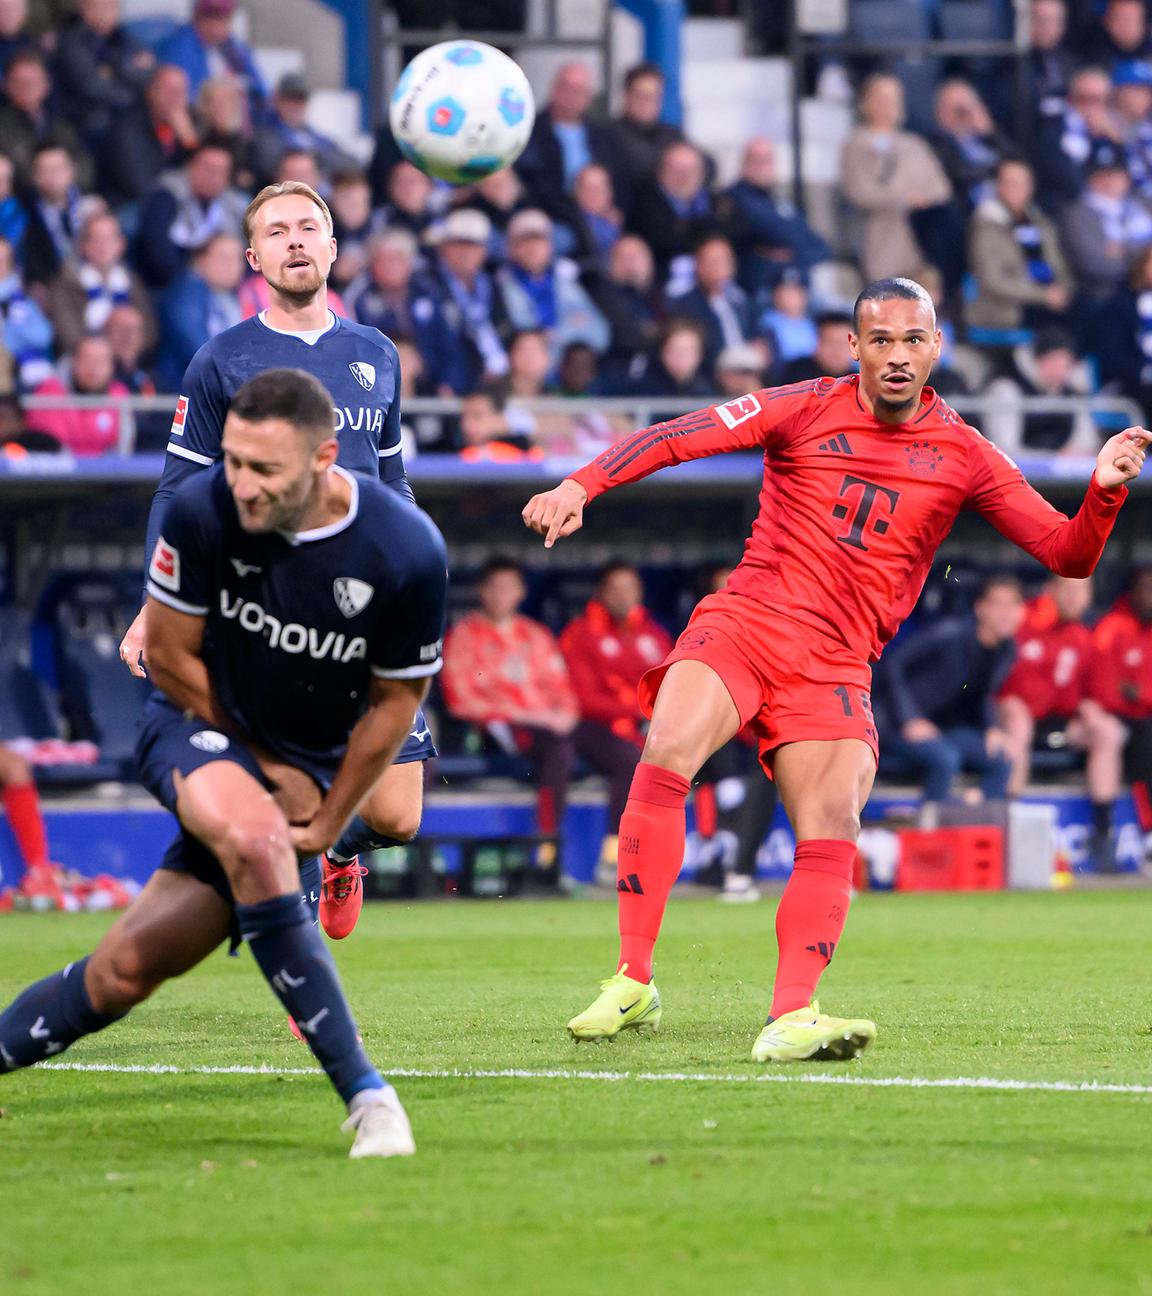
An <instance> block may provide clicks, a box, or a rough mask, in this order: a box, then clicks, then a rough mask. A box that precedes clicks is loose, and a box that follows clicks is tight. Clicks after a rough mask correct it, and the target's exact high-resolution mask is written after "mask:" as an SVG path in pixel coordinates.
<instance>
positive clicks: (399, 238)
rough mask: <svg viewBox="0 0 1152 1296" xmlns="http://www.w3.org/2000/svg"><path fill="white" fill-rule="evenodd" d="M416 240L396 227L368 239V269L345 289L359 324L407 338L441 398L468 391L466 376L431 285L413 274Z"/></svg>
mask: <svg viewBox="0 0 1152 1296" xmlns="http://www.w3.org/2000/svg"><path fill="white" fill-rule="evenodd" d="M416 258H417V249H416V240H415V239H414V238H413V237H412V235H411V233H410V232H409V231H408V230H406V229H403V228H401V227H397V228H396V229H390V230H385V231H383V232H382V233H379V234H375V235H373V237H372V239H371V241H370V243H369V245H368V266H367V269H366V270H365V271H364V272H363V273H362V274H360V275H359V276H358V277H357V278H356V279H355V280H354V281H353V282H352V284H351V286H350V287H349V289H348V294H347V300H348V309H349V311H350V312H351V313H352V316H353V318H354V319H356V320H357V322H358V323H360V324H368V325H371V327H372V328H376V329H379V330H380V332H381V333H384V334H386V335H387V336H388V337H396V336H397V335H399V336H402V337H407V338H411V339H412V341H413V342H415V344H416V346H417V348H418V349H419V351H420V355H421V358H422V359H423V361H424V374H425V377H426V378H427V379H428V380H429V381H430V382H431V383H432V384H433V386H434V387H435V389H436V391H437V392H438V393H439V394H440V395H451V394H456V395H460V394H461V393H463V392H464V391H467V390H468V388H467V385H466V384H467V382H468V378H469V376H470V375H469V373H468V370H467V366H466V365H465V364H464V363H463V358H462V357H461V356H460V354H459V351H458V348H457V347H456V346H455V339H454V337H453V335H452V330H451V329H450V328H449V327H448V321H447V320H446V319H445V318H444V312H443V311H442V310H441V307H440V302H439V300H438V298H437V294H436V289H435V286H434V285H433V284H432V283H431V281H430V280H428V279H427V278H426V277H425V276H424V275H420V274H417V273H416Z"/></svg>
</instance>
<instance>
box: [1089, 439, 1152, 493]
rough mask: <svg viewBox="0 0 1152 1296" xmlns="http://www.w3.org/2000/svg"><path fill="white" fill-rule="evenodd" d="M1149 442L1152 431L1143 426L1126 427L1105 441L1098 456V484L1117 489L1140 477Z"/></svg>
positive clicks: (1151, 441)
mask: <svg viewBox="0 0 1152 1296" xmlns="http://www.w3.org/2000/svg"><path fill="white" fill-rule="evenodd" d="M1149 443H1152V432H1149V431H1148V429H1147V428H1142V427H1130V428H1125V429H1124V431H1123V432H1121V433H1119V434H1118V435H1116V436H1114V437H1110V438H1109V439H1108V440H1107V441H1105V442H1104V444H1103V446H1101V448H1100V453H1099V454H1098V455H1097V456H1096V482H1097V485H1099V486H1102V487H1103V488H1104V489H1105V490H1115V489H1116V487H1117V486H1123V485H1124V484H1125V482H1130V481H1131V480H1132V478H1133V477H1138V476H1139V475H1140V469H1141V468H1142V467H1143V466H1144V455H1145V453H1146V452H1147V449H1148V446H1149Z"/></svg>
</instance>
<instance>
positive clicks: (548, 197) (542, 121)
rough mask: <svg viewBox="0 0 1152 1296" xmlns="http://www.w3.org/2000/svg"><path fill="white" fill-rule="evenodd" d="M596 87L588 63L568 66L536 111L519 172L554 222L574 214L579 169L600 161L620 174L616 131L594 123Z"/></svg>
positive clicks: (532, 197) (557, 77) (529, 191)
mask: <svg viewBox="0 0 1152 1296" xmlns="http://www.w3.org/2000/svg"><path fill="white" fill-rule="evenodd" d="M594 94H595V86H594V83H593V77H592V69H591V68H590V67H589V66H588V65H587V64H586V63H580V62H571V63H565V64H564V65H563V66H562V67H561V68H560V70H559V71H558V72H557V73H556V76H555V78H554V80H553V82H552V92H551V95H550V97H549V100H548V106H547V107H546V108H545V109H544V110H543V112H540V113H537V115H536V121H535V123H534V124H533V127H532V134H531V136H530V137H529V140H528V143H527V145H526V147H525V149H524V152H523V153H521V154H520V157H519V158H518V159H517V161H516V172H517V174H518V175H519V176H520V179H521V180H522V181H523V182H524V188H525V189H526V190H527V191H528V195H529V197H530V198H531V199H532V201H533V202H534V203H536V204H538V205H539V206H540V207H542V208H543V209H544V210H545V211H546V212H547V213H548V215H549V216H551V217H552V218H553V220H559V221H563V220H565V219H566V217H567V215H568V211H569V200H568V194H569V193H570V192H571V189H572V183H573V181H574V180H575V179H576V175H577V173H578V172H579V171H580V168H581V167H583V166H587V164H588V163H589V162H599V163H600V164H601V165H602V166H606V167H607V168H608V170H609V171H613V172H614V170H615V166H614V162H615V156H614V152H613V147H612V133H611V128H610V127H609V126H607V125H605V124H603V123H600V122H595V121H589V120H588V109H589V107H590V106H591V103H592V99H593V96H594Z"/></svg>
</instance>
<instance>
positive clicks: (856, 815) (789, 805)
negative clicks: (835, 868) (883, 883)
mask: <svg viewBox="0 0 1152 1296" xmlns="http://www.w3.org/2000/svg"><path fill="white" fill-rule="evenodd" d="M773 777H774V778H775V780H776V784H777V786H778V787H779V789H780V799H781V801H782V802H783V803H784V809H785V811H786V812H787V814H788V818H789V820H790V821H791V823H792V831H793V832H794V833H795V834H796V840H797V841H804V840H807V839H809V838H813V837H832V838H837V839H844V840H848V841H854V840H855V839H856V835H857V833H858V832H859V831H860V813H861V811H862V810H863V809H864V806H865V804H866V803H867V801H868V797H869V795H870V794H871V792H872V784H873V782H874V781H875V778H876V756H875V754H874V752H873V750H872V748H871V746H870V745H869V744H868V743H867V742H865V741H863V740H862V739H859V738H837V739H833V740H831V741H828V742H825V741H821V740H815V741H800V742H792V743H786V744H785V745H784V746H782V747H779V748H777V750H776V751H775V753H774V759H773Z"/></svg>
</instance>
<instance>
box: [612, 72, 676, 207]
mask: <svg viewBox="0 0 1152 1296" xmlns="http://www.w3.org/2000/svg"><path fill="white" fill-rule="evenodd" d="M663 111H664V73H663V72H661V70H660V68H659V67H658V66H657V65H656V64H655V63H637V64H636V66H635V67H630V68H629V69H628V71H627V72H625V73H624V103H623V112H621V114H620V116H619V117H617V118H616V119H615V121H613V123H612V144H613V149H614V152H615V159H616V170H617V174H616V181H617V183H618V185H619V186H620V191H621V196H622V198H623V200H624V202H625V203H627V200H628V198H629V196H630V195H631V194H633V193H635V192H636V190H637V189H638V188H639V187H640V186H641V185H643V184H646V183H647V182H648V181H649V180H651V179H652V177H653V176H654V175H655V174H656V167H657V165H658V164H659V162H660V155H661V154H662V153H663V152H664V150H665V149H666V148H667V147H668V145H669V144H676V143H678V142H679V141H680V140H682V139H683V138H684V132H683V131H682V130H681V129H680V128H679V126H673V125H672V124H671V122H666V121H662V120H661V113H662V112H663Z"/></svg>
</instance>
